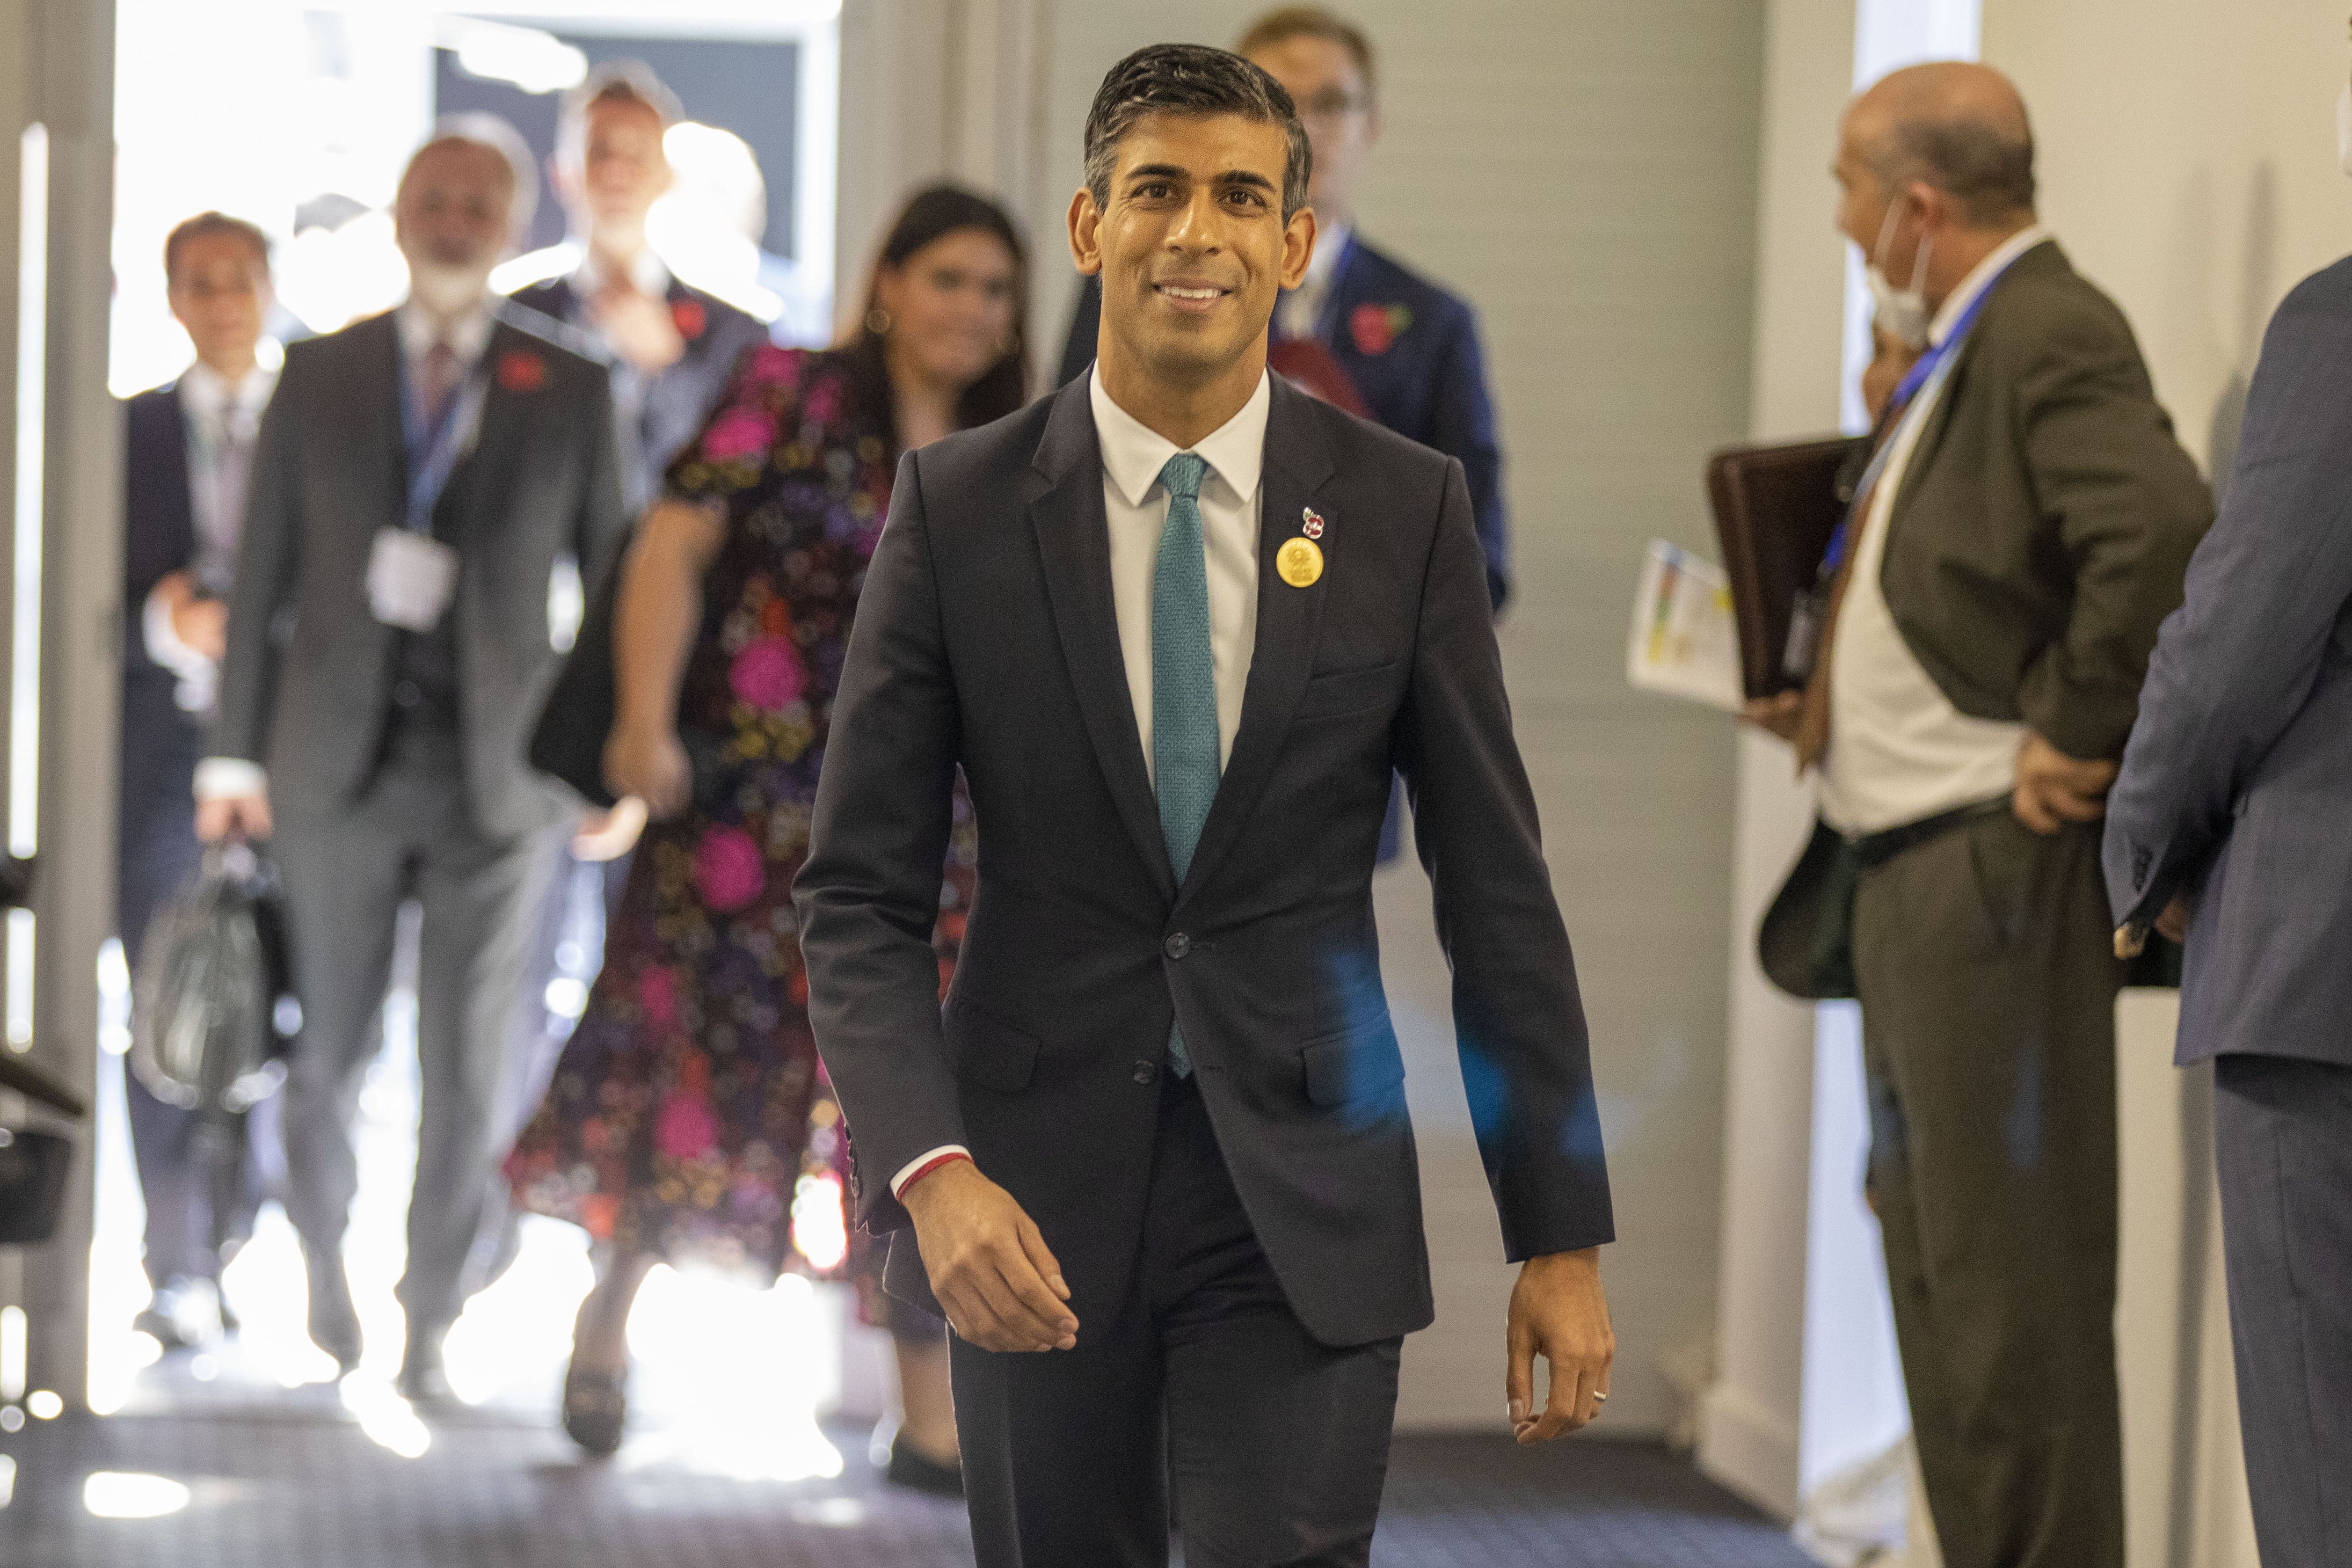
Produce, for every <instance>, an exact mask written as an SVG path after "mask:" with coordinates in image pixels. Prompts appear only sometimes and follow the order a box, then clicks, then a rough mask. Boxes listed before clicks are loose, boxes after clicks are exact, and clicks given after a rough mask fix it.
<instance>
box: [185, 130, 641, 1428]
mask: <svg viewBox="0 0 2352 1568" xmlns="http://www.w3.org/2000/svg"><path fill="white" fill-rule="evenodd" d="M518 152H520V140H519V139H518V138H515V136H514V134H513V132H512V131H511V130H510V129H509V128H508V127H506V126H505V125H504V124H503V123H502V122H499V121H497V120H457V121H450V122H447V123H446V124H445V126H444V127H443V128H442V129H441V130H440V131H437V132H436V135H435V136H434V138H433V140H432V141H428V142H427V143H426V144H425V147H424V148H423V149H422V150H421V151H419V152H417V154H416V156H415V158H414V159H413V160H412V161H411V162H410V163H409V166H408V169H407V172H405V173H404V175H403V176H402V179H401V183H400V189H399V193H398V195H397V197H396V198H395V203H394V219H395V225H396V230H397V234H398V237H399V243H400V247H401V251H402V254H403V255H404V256H406V257H407V260H408V266H409V273H410V278H411V283H410V291H409V297H408V299H407V301H406V302H405V303H404V304H403V305H402V306H400V308H397V309H396V310H394V311H391V312H389V313H387V314H385V315H383V316H378V317H373V318H371V319H367V320H363V321H361V322H359V323H357V324H356V325H354V326H352V327H350V328H347V329H344V330H343V331H341V332H338V333H335V334H334V335H332V336H331V337H327V338H321V339H318V340H314V341H311V342H308V343H299V344H296V345H295V346H294V347H293V348H291V349H289V350H288V352H287V357H286V369H285V372H284V375H283V378H282V380H281V382H280V385H279V392H280V395H279V396H278V399H277V400H276V401H275V402H272V403H271V404H270V412H269V413H268V417H267V418H266V419H265V421H264V422H263V425H262V431H261V441H260V448H259V451H258V454H257V458H256V461H255V466H254V480H253V491H252V499H251V502H250V504H249V507H248V510H247V522H246V530H245V541H244V554H243V558H242V560H241V562H240V566H239V570H238V575H237V580H236V593H235V596H234V598H233V599H232V601H231V603H230V611H229V628H228V652H227V657H226V662H225V664H224V666H223V671H222V678H221V694H220V718H219V722H218V727H217V729H216V731H215V736H214V742H213V747H212V755H211V756H210V757H208V758H206V759H205V762H204V763H203V764H202V765H201V766H200V767H199V768H198V770H197V775H196V780H195V789H196V796H197V800H198V802H199V805H198V831H199V832H201V833H202V834H204V835H205V837H207V838H213V837H218V836H220V835H222V834H224V833H227V832H232V831H236V832H242V833H245V834H247V835H248V836H251V837H257V838H258V837H264V836H269V835H270V834H271V833H272V831H273V829H274V831H275V846H276V851H277V856H278V864H279V867H280V870H281V872H282V873H283V875H284V879H285V884H286V891H287V897H288V902H289V913H290V915H291V919H292V927H293V929H292V936H293V941H294V945H295V962H296V966H297V970H296V978H297V983H298V986H299V993H300V997H301V1001H302V1011H303V1031H302V1039H301V1043H300V1045H299V1049H298V1050H297V1051H296V1054H295V1057H294V1061H293V1067H292V1071H291V1073H290V1075H289V1081H288V1085H287V1111H286V1142H287V1166H288V1177H289V1188H290V1192H289V1205H288V1207H289V1210H290V1217H291V1218H292V1219H293V1221H294V1224H295V1228H296V1229H298V1230H299V1232H300V1233H301V1236H302V1240H303V1245H304V1249H305V1254H306V1260H307V1263H308V1266H309V1269H310V1335H311V1338H312V1339H314V1340H315V1341H317V1342H318V1343H319V1345H320V1348H322V1349H324V1350H326V1351H327V1352H329V1353H330V1354H332V1355H333V1356H334V1357H335V1358H336V1360H337V1361H338V1362H339V1363H340V1364H341V1365H342V1366H343V1367H344V1368H345V1369H346V1370H348V1369H349V1368H350V1367H352V1365H354V1364H356V1363H357V1362H358V1360H359V1356H360V1348H361V1346H360V1334H359V1324H358V1320H357V1318H356V1316H355V1315H354V1313H353V1311H352V1302H351V1297H350V1292H349V1290H348V1287H347V1286H346V1284H345V1281H344V1278H343V1271H342V1265H341V1256H340V1254H341V1241H342V1235H343V1229H344V1226H345V1223H346V1221H347V1219H348V1217H349V1210H350V1206H351V1199H352V1193H353V1191H354V1190H355V1188H356V1186H357V1180H358V1173H357V1167H356V1165H355V1163H354V1159H353V1155H352V1143H351V1135H350V1124H351V1120H352V1114H353V1113H354V1111H355V1109H356V1106H357V1103H358V1098H359V1089H360V1084H361V1082H362V1078H363V1076H364V1073H365V1071H366V1066H367V1055H368V1050H369V1046H370V1044H371V1041H372V1038H373V1037H372V1033H371V1024H372V1021H373V1019H374V1017H375V1014H376V1010H377V1009H378V1007H379V1006H380V1005H381V1003H382V1001H383V994H384V988H385V986H386V984H387V981H388V978H389V974H390V968H391V963H392V953H393V933H394V922H395V919H396V916H397V914H398V911H399V908H400V905H401V904H402V902H403V901H404V900H405V899H409V898H415V899H417V900H419V901H420V902H421V903H422V904H423V906H424V935H423V944H422V948H421V952H420V967H419V974H418V980H417V1031H416V1032H417V1055H418V1059H419V1064H420V1067H421V1069H422V1073H423V1105H422V1113H421V1116H420V1122H419V1129H418V1134H417V1144H418V1147H417V1162H416V1186H415V1192H414V1195H413V1196H412V1197H411V1200H410V1205H409V1217H408V1269H407V1273H406V1275H405V1276H404V1278H403V1280H402V1281H401V1286H400V1297H401V1302H402V1304H403V1306H404V1308H405V1309H406V1311H407V1315H408V1344H407V1354H406V1357H405V1359H404V1364H403V1366H402V1373H401V1384H402V1388H403V1391H404V1393H407V1394H408V1395H410V1396H412V1397H419V1396H432V1395H435V1394H436V1393H437V1392H438V1391H439V1387H440V1344H441V1337H442V1335H443V1334H444V1333H446V1330H447V1328H448V1325H449V1323H450V1322H452V1321H453V1320H454V1319H455V1318H456V1317H457V1311H458V1308H459V1306H460V1304H461V1302H462V1300H463V1292H464V1289H465V1286H466V1283H467V1262H468V1259H469V1257H470V1255H471V1254H472V1252H473V1249H474V1243H475V1239H476V1237H477V1234H478V1231H479V1230H480V1228H481V1225H482V1209H483V1207H484V1199H485V1195H486V1194H487V1192H488V1188H489V1183H490V1177H491V1174H492V1173H491V1164H492V1158H493V1155H494V1153H495V1151H494V1149H493V1147H492V1142H493V1138H492V1133H491V1110H492V1104H491V1102H492V1095H493V1091H494V1089H495V1086H496V1084H497V1082H498V1079H499V1070H500V1066H501V1062H502V1060H503V1057H504V1054H505V1047H506V1041H507V1039H508V1025H509V1018H510V1015H511V1009H512V1006H513V998H514V987H515V972H516V965H517V963H518V961H519V958H520V946H521V939H522V915H523V913H524V910H525V908H526V907H527V905H526V894H527V888H526V883H528V882H529V881H530V873H531V869H532V866H533V864H534V862H537V861H539V860H541V852H542V851H543V850H544V848H545V847H546V843H547V839H548V835H549V833H550V831H551V830H552V829H554V828H555V827H556V826H557V825H558V824H559V823H560V822H561V821H562V819H563V817H564V816H565V814H566V813H565V805H564V799H563V797H562V795H561V794H560V793H559V792H557V791H556V790H555V789H553V787H551V786H550V785H548V784H546V783H544V782H543V781H541V780H540V779H537V778H536V777H535V776H534V775H532V774H531V773H530V770H529V769H528V768H526V767H525V765H524V762H523V747H524V740H525V737H526V735H527V731H528V727H529V726H530V723H531V722H532V720H533V718H534V717H535V716H536V715H537V713H538V710H539V705H540V701H541V696H542V695H544V693H545V691H546V688H547V686H548V685H549V683H550V682H551V680H552V679H553V676H554V672H555V664H556V655H555V653H554V651H553V649H552V647H551V643H550V640H549V634H548V615H547V603H548V583H549V579H550V575H551V572H552V570H554V567H555V563H556V561H557V559H559V558H560V557H562V556H564V555H571V556H574V557H576V558H577V559H578V560H579V562H580V568H581V571H582V574H583V577H585V578H587V579H588V580H592V581H593V580H595V579H596V578H597V577H598V576H600V575H601V574H602V573H603V572H604V570H606V569H607V568H608V567H609V565H610V562H611V559H612V557H613V554H614V550H615V549H617V548H618V546H619V542H620V540H621V538H622V534H623V530H624V528H625V517H624V514H623V512H622V509H621V493H620V480H619V474H618V468H617V465H616V459H615V454H614V431H613V412H612V394H611V392H610V390H609V388H608V386H607V385H606V382H605V376H604V370H603V368H602V367H601V366H598V365H596V364H594V363H592V362H591V361H587V360H584V359H582V358H580V357H578V356H576V355H573V354H572V353H570V352H567V351H565V350H562V349H559V348H557V347H555V346H553V345H552V344H550V343H548V342H546V341H545V340H541V339H540V338H537V337H534V336H532V335H530V334H529V333H527V332H524V331H521V330H520V329H517V328H515V327H514V326H512V325H509V324H508V323H507V322H505V321H502V320H500V319H498V317H496V316H495V315H494V314H493V311H492V299H491V296H490V294H489V291H488V277H489V271H490V267H491V266H492V265H493V264H494V263H495V262H497V260H498V259H499V256H500V254H501V253H502V252H503V250H504V249H505V248H506V246H507V245H508V244H509V241H510V239H511V237H512V235H514V234H515V233H516V232H517V231H518V229H519V228H520V225H519V224H518V223H517V222H516V221H515V220H516V218H517V216H518V213H517V208H518V206H519V201H518V197H519V196H522V197H524V198H525V199H526V200H527V195H528V192H529V190H530V186H529V185H528V183H527V182H528V180H529V178H530V175H529V168H530V165H529V163H528V162H527V161H525V162H518V159H517V154H518Z"/></svg>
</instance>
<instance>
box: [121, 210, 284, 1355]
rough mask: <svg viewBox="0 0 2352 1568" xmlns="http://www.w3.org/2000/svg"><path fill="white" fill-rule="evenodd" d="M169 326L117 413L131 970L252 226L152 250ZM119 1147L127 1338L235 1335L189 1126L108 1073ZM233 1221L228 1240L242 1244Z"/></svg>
mask: <svg viewBox="0 0 2352 1568" xmlns="http://www.w3.org/2000/svg"><path fill="white" fill-rule="evenodd" d="M163 275H164V277H165V280H166V287H167V291H168V296H169V298H170V301H171V308H172V316H173V319H175V320H177V321H178V322H179V323H180V325H181V326H182V327H183V328H184V329H186V331H187V334H188V340H189V342H190V343H191V344H192V345H193V346H194V349H195V355H196V358H195V362H194V364H192V365H190V366H189V367H188V368H187V369H186V370H185V371H182V372H181V374H180V375H179V377H178V378H177V379H176V380H174V381H172V382H167V383H166V384H164V385H163V386H160V387H157V388H155V389H154V390H152V391H151V392H141V393H140V394H138V395H137V396H136V397H133V398H131V399H130V400H129V401H128V402H126V403H125V404H124V406H123V487H122V498H123V505H122V509H123V547H122V558H123V594H122V602H123V606H124V612H125V613H124V617H123V622H124V624H123V633H124V637H123V650H122V731H121V735H122V741H121V744H122V766H121V799H120V813H121V815H120V821H119V826H118V837H117V839H116V844H117V854H118V857H119V858H118V862H117V872H116V905H115V907H116V918H117V922H118V925H119V927H120V929H121V936H122V949H123V956H124V957H125V959H126V960H127V961H128V963H129V965H130V967H131V971H132V972H133V973H134V974H135V973H137V971H138V967H139V962H140V956H141V949H142V942H143V938H144V937H145V936H146V933H147V926H148V923H149V921H150V920H152V918H153V916H154V914H155V912H156V910H157V909H158V908H160V907H161V906H162V905H163V904H164V902H165V901H166V900H168V899H170V898H171V897H172V895H173V894H174V893H175V892H176V891H177V890H178V889H179V888H180V886H181V885H182V884H183V883H185V882H186V881H187V880H188V877H189V874H190V873H192V872H194V869H195V866H196V860H197V842H196V809H195V800H194V795H193V794H192V793H191V785H192V783H193V781H194V778H195V772H196V764H197V763H198V762H199V761H200V760H201V759H202V758H203V757H204V744H205V735H204V730H205V723H206V722H207V721H208V720H209V719H210V718H211V716H212V714H213V711H214V699H215V695H216V694H217V691H218V687H219V676H220V661H221V655H222V653H223V652H224V651H225V649H226V645H227V634H228V594H229V587H230V583H231V581H232V580H233V577H234V573H235V570H236V555H237V543H238V537H239V535H240V534H241V533H242V532H243V529H244V527H245V503H246V490H247V481H248V480H249V478H250V477H251V476H252V471H253V449H254V443H255V440H256V438H257V435H258V434H259V433H260V428H261V414H262V410H263V409H264V408H266V407H268V402H269V394H270V393H271V392H273V391H274V390H275V389H276V387H277V385H278V370H277V364H276V361H277V358H278V351H277V350H278V346H277V345H276V344H275V343H271V344H268V345H267V346H268V349H269V350H270V359H271V361H272V362H271V363H269V364H268V365H265V364H263V363H262V362H261V357H260V350H262V348H263V347H264V344H263V340H262V323H263V320H264V319H265V318H266V317H267V316H268V312H269V308H270V305H271V302H272V301H271V292H270V281H269V241H268V238H267V237H265V236H264V235H263V234H262V232H261V231H260V230H259V229H257V228H256V227H255V226H254V225H251V224H248V223H246V222H244V221H242V220H240V219H237V218H232V217H227V216H225V215H224V214H220V213H201V214H197V215H196V216H194V217H193V218H190V219H188V220H186V221H185V222H184V223H182V224H180V225H178V226H177V227H175V228H173V230H172V232H171V235H170V236H169V237H168V238H167V239H165V241H164V242H163ZM124 1089H125V1094H126V1096H127V1100H128V1105H129V1110H130V1113H131V1147H132V1150H133V1152H134V1154H135V1155H136V1156H137V1160H138V1169H139V1186H140V1191H141V1193H142V1195H143V1197H145V1199H146V1204H147V1232H146V1264H147V1278H148V1282H149V1283H150V1284H151V1285H152V1287H153V1289H154V1300H153V1301H152V1302H151V1303H150V1304H149V1305H148V1307H147V1308H146V1310H145V1311H143V1312H141V1313H140V1314H139V1318H138V1322H137V1324H136V1326H137V1327H138V1328H139V1329H140V1330H141V1331H142V1332H144V1333H149V1334H152V1335H153V1336H154V1338H155V1340H156V1341H157V1342H158V1343H161V1344H162V1345H163V1348H164V1349H166V1350H172V1349H176V1348H180V1347H182V1346H185V1345H192V1344H200V1343H205V1341H207V1340H210V1339H212V1338H214V1337H216V1336H217V1335H218V1334H219V1333H221V1331H222V1330H223V1329H224V1328H232V1329H233V1328H234V1327H235V1326H236V1318H235V1316H234V1314H233V1313H231V1312H229V1311H228V1310H227V1308H226V1305H225V1304H224V1303H222V1301H221V1300H220V1290H219V1281H220V1270H221V1265H222V1263H223V1261H224V1260H223V1259H222V1257H221V1256H220V1254H219V1253H218V1252H217V1251H215V1249H214V1248H213V1245H212V1240H211V1238H212V1235H213V1230H214V1224H213V1214H212V1200H211V1196H210V1191H209V1188H208V1186H207V1184H206V1183H205V1181H204V1180H203V1179H201V1177H200V1175H199V1173H198V1170H197V1166H196V1160H195V1157H194V1149H193V1147H192V1145H191V1142H190V1140H191V1139H192V1138H193V1137H194V1134H195V1130H196V1121H197V1118H196V1116H195V1114H194V1113H193V1112H189V1111H184V1110H182V1109H181V1108H180V1107H178V1106H176V1105H171V1104H166V1103H164V1102H163V1101H162V1100H159V1099H157V1098H156V1097H155V1096H154V1095H153V1094H152V1093H150V1092H148V1090H147V1088H146V1086H145V1085H144V1084H142V1083H141V1082H139V1080H138V1077H137V1075H136V1074H133V1073H128V1072H126V1073H125V1074H124ZM251 1224H252V1216H251V1213H250V1212H249V1211H248V1212H247V1213H246V1214H243V1215H241V1216H238V1217H236V1218H235V1219H234V1220H233V1221H232V1223H231V1224H230V1225H229V1226H228V1227H227V1229H228V1231H229V1233H230V1234H232V1235H237V1234H243V1233H247V1232H249V1231H250V1228H251Z"/></svg>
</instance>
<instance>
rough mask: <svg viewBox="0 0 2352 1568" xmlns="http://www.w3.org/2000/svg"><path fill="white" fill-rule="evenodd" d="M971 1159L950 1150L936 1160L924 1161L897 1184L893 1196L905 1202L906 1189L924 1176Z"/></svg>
mask: <svg viewBox="0 0 2352 1568" xmlns="http://www.w3.org/2000/svg"><path fill="white" fill-rule="evenodd" d="M958 1160H964V1161H967V1162H969V1161H970V1160H971V1155H968V1154H965V1153H964V1152H963V1151H962V1150H961V1149H950V1150H949V1151H948V1152H947V1153H945V1154H943V1155H939V1156H938V1157H937V1158H934V1159H929V1160H925V1161H924V1162H923V1163H922V1164H921V1165H919V1166H916V1167H915V1168H914V1169H913V1170H912V1171H910V1172H908V1176H907V1179H906V1180H905V1181H902V1182H900V1183H899V1184H898V1192H897V1193H896V1194H895V1195H894V1196H896V1197H898V1199H899V1200H900V1201H901V1202H904V1201H905V1200H906V1197H907V1191H908V1188H910V1187H912V1186H914V1185H915V1184H916V1183H917V1182H919V1181H920V1180H922V1179H923V1178H924V1177H925V1176H929V1175H930V1174H931V1173H932V1172H933V1171H935V1170H938V1169H939V1168H940V1166H951V1165H953V1164H955V1162H956V1161H958Z"/></svg>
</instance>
